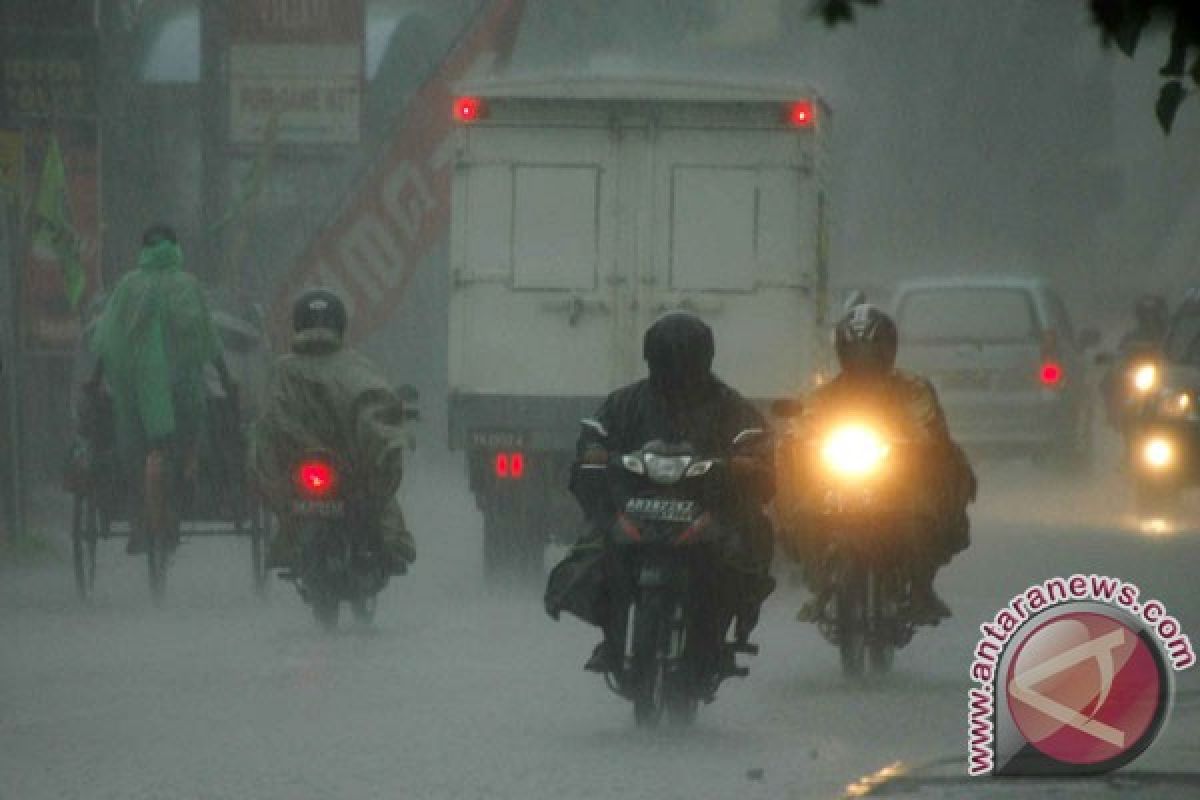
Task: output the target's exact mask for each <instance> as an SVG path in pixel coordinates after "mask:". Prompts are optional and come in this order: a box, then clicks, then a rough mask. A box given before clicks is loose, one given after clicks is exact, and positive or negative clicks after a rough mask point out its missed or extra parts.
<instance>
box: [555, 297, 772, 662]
mask: <svg viewBox="0 0 1200 800" xmlns="http://www.w3.org/2000/svg"><path fill="white" fill-rule="evenodd" d="M713 354H714V346H713V336H712V331H711V330H710V329H709V327H708V326H707V325H706V324H705V323H704V322H703V321H702V320H700V319H699V318H698V317H696V316H694V315H692V314H688V313H671V314H667V315H666V316H664V317H662V318H660V319H659V320H658V321H657V322H655V323H654V324H653V325H652V326H651V327H650V328H649V329H648V330H647V331H646V334H645V338H644V342H643V355H644V356H645V360H646V363H647V365H648V367H649V373H650V374H649V377H647V378H645V379H643V380H640V381H638V382H636V383H633V384H631V385H629V386H626V387H624V388H622V389H618V390H617V391H615V392H613V393H612V394H610V395H609V396H608V397H607V398H606V399H605V400H604V402H603V404H602V405H601V406H600V408H599V410H598V411H597V412H596V414H595V419H596V420H597V421H598V422H599V423H600V424H601V425H602V426H603V427H604V428H605V429H606V431H607V433H608V435H607V437H606V438H605V441H604V444H603V445H601V444H600V443H599V442H598V441H596V440H595V439H594V438H593V437H592V436H591V435H590V434H589V433H588V432H587V431H586V430H585V432H584V433H583V434H582V435H581V437H580V439H579V442H578V444H577V452H576V462H575V466H574V468H573V470H572V480H571V487H570V488H571V490H572V492H573V493H574V494H575V495H576V498H577V499H578V500H579V502H580V505H581V506H582V507H583V510H584V513H585V514H586V516H587V517H588V521H589V532H588V533H587V534H585V535H584V536H583V537H582V538H581V539H580V540H579V542H577V543H576V544H575V546H574V547H573V548H572V551H571V553H570V554H569V555H568V556H567V558H566V559H565V560H564V561H563V562H562V563H561V564H560V565H559V566H558V567H556V568H555V570H554V572H552V573H551V576H550V580H549V583H548V585H547V589H546V610H547V612H549V613H550V615H551V616H552V617H554V618H556V619H557V617H558V614H559V612H560V611H564V610H565V611H570V612H571V613H573V614H575V615H576V616H578V617H580V618H581V619H583V620H585V621H587V622H590V623H592V624H595V625H598V626H600V627H601V628H602V629H603V630H604V633H605V640H604V641H603V642H601V643H600V644H599V645H598V646H597V647H596V650H595V652H594V653H593V655H592V658H591V659H590V660H589V661H588V663H587V666H586V667H585V668H586V669H588V670H590V671H595V672H601V673H603V672H608V671H611V668H612V667H613V665H614V660H615V659H618V658H619V657H620V656H619V653H620V650H621V648H620V645H619V644H617V637H616V635H615V633H614V631H616V630H618V629H619V628H618V626H619V624H620V621H621V620H623V618H624V613H625V608H626V607H627V603H628V598H626V597H623V596H621V592H620V589H619V587H621V586H624V585H627V580H624V579H623V576H621V575H619V574H617V571H618V570H619V568H620V566H619V564H618V562H617V559H616V558H615V557H613V556H612V554H611V550H610V549H609V548H608V544H607V541H606V537H607V533H606V532H607V531H608V530H610V528H611V522H612V515H613V513H614V509H612V508H610V507H608V506H607V504H606V503H605V498H596V497H591V496H588V495H587V493H586V492H584V491H581V488H580V487H581V482H580V481H579V480H578V479H577V478H578V476H579V469H580V467H581V466H582V465H584V464H586V463H588V462H597V461H604V460H605V459H607V457H608V455H609V454H610V453H613V454H616V453H625V452H630V451H633V450H636V449H638V448H640V447H642V446H643V445H645V444H646V443H647V442H648V441H651V440H654V439H660V440H663V441H665V442H668V443H670V442H679V441H688V442H690V443H691V444H693V445H694V446H695V447H696V449H697V451H699V452H702V453H705V454H709V453H711V454H714V455H716V456H718V457H723V458H727V459H728V460H729V461H730V463H731V465H732V468H731V475H732V478H731V485H730V486H729V489H728V492H727V494H726V497H725V503H724V506H723V508H720V509H717V510H716V511H717V514H718V516H719V518H720V519H721V520H722V522H723V523H724V524H725V525H726V526H727V527H728V528H729V529H730V530H731V531H733V532H735V537H736V541H734V542H731V543H730V547H729V549H728V551H727V552H726V553H724V555H723V558H722V561H723V564H722V565H720V566H721V567H723V569H722V570H721V571H720V572H719V573H718V574H720V575H721V576H722V577H721V579H720V580H719V581H718V582H719V583H720V584H721V585H720V586H714V587H713V596H720V597H723V598H727V602H726V603H725V605H726V607H725V608H723V609H714V614H715V615H717V616H722V615H723V616H722V619H723V620H725V621H726V623H727V621H728V619H729V616H734V617H736V623H737V625H736V631H737V638H738V639H739V640H741V641H743V642H744V641H745V640H746V638H747V637H748V636H749V634H750V631H751V630H752V629H753V627H754V625H755V623H756V622H757V619H758V610H759V607H760V605H761V603H762V601H763V600H764V599H766V597H767V595H768V594H769V593H770V592H771V590H772V589H773V588H774V581H773V579H772V578H771V577H770V575H769V574H768V570H769V567H770V562H771V556H772V549H773V541H774V540H773V534H772V530H771V526H770V522H769V520H768V519H767V518H766V516H765V514H764V512H763V505H764V504H765V503H767V502H768V501H769V500H770V499H771V496H772V494H773V493H774V482H773V471H772V464H771V452H772V445H771V443H770V442H769V440H768V437H766V436H765V435H764V437H763V439H761V440H760V441H759V443H758V444H757V445H756V446H755V447H754V448H753V449H751V450H749V451H747V450H737V451H735V450H734V448H733V446H732V444H731V443H732V441H733V439H734V437H735V436H737V434H738V433H740V432H742V431H744V430H749V429H759V430H762V431H764V434H765V431H766V430H767V425H766V422H765V420H764V419H763V417H762V415H761V414H759V412H758V411H757V410H756V409H755V408H754V407H753V406H752V405H751V404H750V403H748V402H747V401H746V400H745V399H744V398H742V396H741V395H740V394H738V393H737V392H736V391H735V390H733V389H731V388H730V387H728V386H726V385H725V384H724V383H722V382H721V381H720V380H718V379H717V378H716V377H715V376H714V375H713V374H712V372H711V367H712V361H713ZM717 624H718V625H719V624H720V621H717Z"/></svg>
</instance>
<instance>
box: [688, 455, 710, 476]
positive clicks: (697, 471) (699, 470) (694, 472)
mask: <svg viewBox="0 0 1200 800" xmlns="http://www.w3.org/2000/svg"><path fill="white" fill-rule="evenodd" d="M714 463H715V462H714V461H712V460H711V459H710V460H708V461H697V462H696V463H695V464H692V465H691V466H690V467H688V468H687V472H685V473H684V475H685V476H686V477H688V478H699V477H700V476H701V475H707V474H708V472H709V470H711V469H712V468H713V464H714Z"/></svg>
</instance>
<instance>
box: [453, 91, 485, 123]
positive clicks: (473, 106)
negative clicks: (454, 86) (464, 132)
mask: <svg viewBox="0 0 1200 800" xmlns="http://www.w3.org/2000/svg"><path fill="white" fill-rule="evenodd" d="M484 116H485V109H484V105H483V101H482V100H480V99H479V98H478V97H458V98H455V100H454V121H455V122H475V121H476V120H479V119H482V118H483V117H484Z"/></svg>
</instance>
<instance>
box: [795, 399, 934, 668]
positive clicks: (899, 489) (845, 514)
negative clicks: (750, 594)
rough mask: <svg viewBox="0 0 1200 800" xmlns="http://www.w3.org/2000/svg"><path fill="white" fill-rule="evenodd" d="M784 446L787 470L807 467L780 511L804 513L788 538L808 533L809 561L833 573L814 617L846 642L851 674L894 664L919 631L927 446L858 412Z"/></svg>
mask: <svg viewBox="0 0 1200 800" xmlns="http://www.w3.org/2000/svg"><path fill="white" fill-rule="evenodd" d="M781 448H782V450H781V460H783V461H784V465H785V466H784V468H783V470H782V472H783V474H785V475H787V474H789V473H799V474H798V475H794V477H795V478H797V480H796V484H797V486H799V487H802V488H800V489H799V490H798V491H797V489H796V487H795V486H793V487H792V489H793V491H792V492H791V498H792V499H791V501H790V502H791V503H792V504H793V505H792V507H791V508H790V509H784V510H783V513H782V514H781V517H782V518H783V519H784V520H787V519H789V518H790V519H797V517H796V513H797V512H798V513H799V517H798V518H799V519H800V520H802V521H800V522H798V523H795V524H793V525H788V524H787V523H786V522H785V523H784V525H783V528H784V530H783V534H784V537H785V539H786V540H789V541H791V542H797V541H801V540H803V542H804V543H803V545H799V546H798V549H800V550H803V551H804V552H805V553H806V557H805V559H804V560H810V559H811V560H812V561H813V562H814V568H815V570H816V571H818V573H819V574H821V575H823V576H825V580H826V583H825V586H824V588H823V590H822V591H820V592H819V593H818V596H817V598H816V600H815V602H814V605H815V618H814V619H812V620H811V621H813V622H815V623H816V625H817V627H818V629H819V630H820V632H821V635H822V636H823V637H824V638H825V639H826V640H827V641H828V642H830V643H831V644H833V645H834V646H836V647H837V648H838V652H839V656H840V660H841V667H842V672H843V674H844V675H846V676H847V677H851V678H858V677H862V676H863V675H864V674H866V673H869V674H876V675H881V674H884V673H887V672H888V671H889V670H890V669H891V668H892V664H893V662H894V660H895V652H896V650H898V649H900V648H902V647H904V646H905V645H907V644H908V643H909V642H910V641H911V640H912V638H913V634H914V632H915V630H916V624H915V623H914V622H913V620H912V618H911V615H910V614H909V613H908V612H909V609H910V608H911V600H912V576H911V573H910V570H909V567H908V565H909V564H910V562H911V556H910V552H911V551H910V547H911V542H912V536H913V534H914V533H915V532H916V526H917V525H919V524H920V516H919V515H918V514H917V513H915V509H914V506H913V505H912V504H911V501H910V499H909V498H910V497H911V492H910V491H908V488H909V487H910V486H911V482H912V480H913V476H914V475H919V474H920V472H919V470H920V455H919V454H920V450H921V448H920V447H919V446H916V445H912V444H910V443H906V442H904V441H903V440H901V439H898V438H894V437H890V436H888V435H887V434H886V433H885V432H884V430H883V429H882V428H880V427H879V426H877V425H873V424H871V423H869V422H863V421H861V420H859V419H848V420H836V421H834V422H833V423H832V424H830V425H828V426H823V427H822V428H821V429H820V430H818V431H815V432H813V433H810V434H807V435H804V436H799V435H796V434H793V435H790V436H787V437H784V439H783V440H782V442H781ZM781 494H783V495H784V496H783V497H781V502H783V503H784V504H787V503H788V502H789V501H788V500H787V499H786V497H787V496H788V492H787V491H786V490H783V491H781ZM814 531H819V532H820V533H819V534H817V535H814V533H813V532H814Z"/></svg>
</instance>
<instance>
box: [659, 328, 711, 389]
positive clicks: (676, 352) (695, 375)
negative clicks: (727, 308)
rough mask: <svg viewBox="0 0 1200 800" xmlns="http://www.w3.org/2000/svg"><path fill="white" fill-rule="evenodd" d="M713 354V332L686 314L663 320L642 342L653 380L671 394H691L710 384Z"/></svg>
mask: <svg viewBox="0 0 1200 800" xmlns="http://www.w3.org/2000/svg"><path fill="white" fill-rule="evenodd" d="M713 351H714V348H713V334H712V329H711V328H709V327H708V325H706V324H705V323H704V320H702V319H700V318H699V317H697V316H696V315H695V314H689V313H687V312H686V311H675V312H672V313H670V314H664V315H663V316H661V317H659V318H658V320H657V321H656V322H655V323H654V324H653V325H651V326H650V327H649V328H648V329H647V330H646V336H645V338H643V339H642V356H643V357H645V359H646V365H647V366H648V367H649V368H650V380H651V381H654V382H655V383H656V384H658V386H659V387H660V388H662V389H665V390H667V391H668V392H676V391H687V390H688V389H690V388H693V387H697V386H699V385H700V384H702V383H703V382H704V381H705V380H707V379H708V377H709V375H710V374H711V370H712V362H713Z"/></svg>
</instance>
